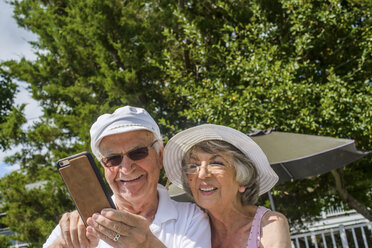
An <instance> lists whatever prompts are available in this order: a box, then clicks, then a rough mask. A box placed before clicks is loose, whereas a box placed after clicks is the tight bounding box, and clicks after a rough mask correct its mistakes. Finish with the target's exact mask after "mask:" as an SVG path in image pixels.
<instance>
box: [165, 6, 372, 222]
mask: <svg viewBox="0 0 372 248" xmlns="http://www.w3.org/2000/svg"><path fill="white" fill-rule="evenodd" d="M370 11H371V4H370V2H367V1H359V2H353V1H250V2H249V3H247V2H244V1H234V2H228V1H218V2H217V3H215V2H206V1H203V2H200V3H199V2H190V3H189V4H187V5H185V8H184V10H183V11H177V12H175V13H174V14H175V16H177V18H178V22H179V23H180V26H179V27H178V30H174V29H172V28H168V29H166V31H165V35H166V36H167V43H168V45H167V47H166V49H165V50H164V51H163V56H164V57H165V58H166V65H165V66H164V67H163V71H164V74H165V75H166V77H167V79H166V80H167V82H169V87H170V88H173V91H175V92H176V95H177V96H178V95H180V96H182V97H183V99H185V100H186V101H187V102H188V104H189V106H190V107H189V108H188V109H185V110H184V111H183V115H184V116H185V117H187V118H188V119H189V120H191V121H192V122H196V123H203V122H208V123H216V124H223V125H227V126H230V127H234V128H237V129H238V130H241V131H243V132H245V133H248V132H250V130H252V129H253V128H258V129H263V130H265V129H269V128H276V130H278V131H291V132H298V133H305V134H317V135H325V136H334V137H343V138H352V139H355V140H356V144H357V146H358V148H359V149H371V136H370V134H371V128H372V119H371V112H370V110H371V106H372V104H371V94H370V93H371V82H372V73H371V70H370V68H372V56H371V51H372V49H371V48H372V40H371V37H372V30H371V18H370V13H371V12H370ZM201 13H203V15H202V14H201ZM184 20H186V21H184ZM180 30H181V31H180ZM176 51H177V52H176ZM370 164H371V156H369V157H367V158H365V159H363V160H362V161H360V162H358V163H355V164H354V165H352V166H348V167H346V168H345V169H344V170H339V171H333V172H332V174H327V175H323V176H321V177H317V178H314V179H312V180H310V181H309V180H303V181H295V182H292V183H288V184H285V185H279V186H278V187H276V191H275V195H276V201H278V204H277V205H278V209H279V210H280V211H282V212H284V213H285V214H287V216H288V217H289V218H290V220H291V223H294V222H295V220H298V219H299V217H301V215H302V217H303V216H306V215H308V216H314V215H316V214H319V212H320V210H321V209H322V208H323V209H327V208H328V207H330V206H332V204H333V205H334V204H337V202H339V201H340V197H341V199H342V200H344V201H345V202H347V203H348V205H349V206H351V207H353V208H355V209H356V210H358V211H359V212H360V213H362V214H363V215H364V216H365V217H366V218H368V219H370V220H371V219H372V213H371V210H370V208H371V206H372V198H371V188H372V187H371V186H372V181H371V180H370V178H371V175H372V171H371V169H370ZM332 175H333V176H334V179H333V178H332ZM355 178H358V181H357V183H355V182H356V181H355ZM330 187H331V190H330ZM336 192H338V193H339V196H340V197H339V196H335V195H334V194H336ZM352 195H354V197H352ZM356 199H357V200H356ZM303 203H305V204H303ZM299 206H301V207H299ZM368 207H369V209H368Z"/></svg>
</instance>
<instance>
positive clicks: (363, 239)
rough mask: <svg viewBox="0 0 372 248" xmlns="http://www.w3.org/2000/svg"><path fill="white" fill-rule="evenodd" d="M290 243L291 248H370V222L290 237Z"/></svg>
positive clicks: (371, 232)
mask: <svg viewBox="0 0 372 248" xmlns="http://www.w3.org/2000/svg"><path fill="white" fill-rule="evenodd" d="M348 237H349V238H348ZM291 243H292V248H302V247H306V248H312V247H315V248H328V247H330V248H331V247H332V248H339V247H342V248H349V245H350V247H355V248H362V247H364V248H369V247H372V222H366V223H360V224H355V225H349V226H344V225H339V226H338V228H330V229H324V230H319V231H312V232H307V233H301V234H295V235H291Z"/></svg>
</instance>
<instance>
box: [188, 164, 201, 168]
mask: <svg viewBox="0 0 372 248" xmlns="http://www.w3.org/2000/svg"><path fill="white" fill-rule="evenodd" d="M198 167H199V165H198V164H189V168H191V169H195V168H198Z"/></svg>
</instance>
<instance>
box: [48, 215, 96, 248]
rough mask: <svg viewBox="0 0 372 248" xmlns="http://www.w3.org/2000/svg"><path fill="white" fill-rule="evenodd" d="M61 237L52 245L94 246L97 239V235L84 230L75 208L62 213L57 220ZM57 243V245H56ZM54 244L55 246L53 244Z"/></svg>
mask: <svg viewBox="0 0 372 248" xmlns="http://www.w3.org/2000/svg"><path fill="white" fill-rule="evenodd" d="M59 226H60V228H61V235H62V236H61V238H59V239H58V240H56V242H55V243H54V244H53V247H77V248H81V247H96V246H97V245H98V242H99V239H98V238H97V236H94V235H92V234H91V233H87V232H86V228H85V225H84V223H83V220H82V219H81V218H80V215H79V213H78V212H77V211H76V210H75V211H73V212H71V213H65V214H63V215H62V218H61V220H60V221H59ZM57 244H58V245H57ZM54 245H56V246H54Z"/></svg>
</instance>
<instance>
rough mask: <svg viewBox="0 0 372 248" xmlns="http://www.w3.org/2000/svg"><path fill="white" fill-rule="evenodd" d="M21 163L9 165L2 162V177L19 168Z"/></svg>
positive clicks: (0, 164) (0, 172) (0, 168)
mask: <svg viewBox="0 0 372 248" xmlns="http://www.w3.org/2000/svg"><path fill="white" fill-rule="evenodd" d="M18 169H19V165H7V164H6V163H0V177H3V176H5V175H7V174H9V173H10V172H12V171H15V170H18Z"/></svg>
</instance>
